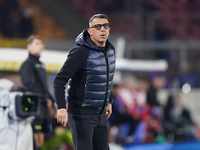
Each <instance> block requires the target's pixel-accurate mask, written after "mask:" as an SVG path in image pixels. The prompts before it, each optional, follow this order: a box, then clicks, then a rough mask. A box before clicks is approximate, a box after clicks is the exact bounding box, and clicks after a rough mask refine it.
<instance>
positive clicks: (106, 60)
mask: <svg viewBox="0 0 200 150" xmlns="http://www.w3.org/2000/svg"><path fill="white" fill-rule="evenodd" d="M114 71H115V50H114V46H113V45H112V44H111V43H110V42H109V41H108V40H107V42H106V46H105V47H104V48H102V47H99V46H97V45H96V44H94V43H93V42H92V40H91V39H90V36H89V34H88V32H87V30H84V31H83V32H82V33H81V34H80V35H79V36H78V37H77V38H76V47H75V48H73V49H72V50H71V51H70V53H69V55H68V57H67V60H66V61H65V63H64V65H63V67H62V68H61V70H60V71H59V72H58V74H57V75H56V78H55V80H54V91H55V97H56V102H57V105H58V108H65V107H66V100H65V91H66V90H65V89H66V88H65V85H66V83H68V84H69V86H68V87H69V88H68V90H67V92H66V93H67V101H68V104H69V106H68V112H70V113H73V114H101V113H104V112H105V110H106V109H105V108H106V106H107V105H108V103H109V101H111V87H112V82H113V76H114Z"/></svg>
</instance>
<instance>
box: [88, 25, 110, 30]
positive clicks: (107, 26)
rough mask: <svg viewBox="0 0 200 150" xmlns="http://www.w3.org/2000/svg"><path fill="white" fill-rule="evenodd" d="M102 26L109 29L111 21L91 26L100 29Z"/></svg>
mask: <svg viewBox="0 0 200 150" xmlns="http://www.w3.org/2000/svg"><path fill="white" fill-rule="evenodd" d="M102 26H103V27H104V29H108V28H110V23H104V24H95V25H93V26H91V27H90V28H95V29H97V30H100V29H101V27H102Z"/></svg>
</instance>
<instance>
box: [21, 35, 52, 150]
mask: <svg viewBox="0 0 200 150" xmlns="http://www.w3.org/2000/svg"><path fill="white" fill-rule="evenodd" d="M27 43H28V44H27V49H28V51H29V57H28V58H27V59H26V60H25V62H24V63H23V64H22V67H21V69H20V75H21V80H22V83H23V84H24V86H25V87H26V88H27V90H28V91H29V92H33V93H37V94H40V96H41V113H40V115H39V116H37V117H36V118H35V120H34V121H33V123H32V127H33V132H34V138H35V143H36V146H37V149H39V148H40V147H41V145H42V144H43V142H44V133H48V132H49V131H50V128H49V126H50V121H51V117H50V114H52V115H53V107H52V97H51V95H50V93H49V91H48V85H47V75H46V70H45V68H44V65H43V63H42V62H40V61H39V58H40V54H41V52H42V51H43V49H44V44H43V41H42V39H41V37H40V36H37V35H31V36H30V37H29V38H28V39H27Z"/></svg>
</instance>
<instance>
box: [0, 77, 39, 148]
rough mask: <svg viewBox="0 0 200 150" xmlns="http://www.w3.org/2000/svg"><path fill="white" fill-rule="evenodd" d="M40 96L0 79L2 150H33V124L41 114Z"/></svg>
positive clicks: (0, 133)
mask: <svg viewBox="0 0 200 150" xmlns="http://www.w3.org/2000/svg"><path fill="white" fill-rule="evenodd" d="M39 100H40V99H39V96H38V95H35V94H32V93H26V89H25V88H24V87H22V86H18V85H14V83H13V82H11V81H10V80H7V79H0V120H1V123H0V150H33V133H32V128H31V122H32V121H33V119H34V116H35V115H38V114H39V108H40V105H39V104H40V101H39Z"/></svg>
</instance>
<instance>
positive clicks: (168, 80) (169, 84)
mask: <svg viewBox="0 0 200 150" xmlns="http://www.w3.org/2000/svg"><path fill="white" fill-rule="evenodd" d="M156 76H162V77H163V78H164V79H165V82H164V85H163V88H165V89H171V88H172V87H173V78H172V77H171V76H170V75H169V73H168V72H167V71H166V72H160V71H156V72H151V73H149V80H150V81H152V80H153V79H154V78H155V77H156Z"/></svg>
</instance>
